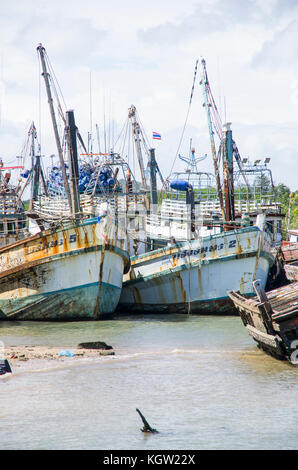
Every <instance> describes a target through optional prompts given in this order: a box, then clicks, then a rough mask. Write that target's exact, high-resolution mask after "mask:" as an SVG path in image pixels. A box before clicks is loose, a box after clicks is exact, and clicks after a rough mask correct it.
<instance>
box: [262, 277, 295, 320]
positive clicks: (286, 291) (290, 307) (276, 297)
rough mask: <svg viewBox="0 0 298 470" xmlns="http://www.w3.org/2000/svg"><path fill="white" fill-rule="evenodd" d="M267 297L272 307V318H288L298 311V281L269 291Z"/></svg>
mask: <svg viewBox="0 0 298 470" xmlns="http://www.w3.org/2000/svg"><path fill="white" fill-rule="evenodd" d="M266 295H267V298H268V300H269V302H270V305H271V308H272V315H271V316H272V319H273V320H275V321H282V320H286V319H288V318H289V317H291V316H293V315H294V314H295V315H297V313H298V281H297V282H293V283H292V284H289V285H287V286H285V287H281V288H279V289H274V290H273V291H271V292H267V294H266Z"/></svg>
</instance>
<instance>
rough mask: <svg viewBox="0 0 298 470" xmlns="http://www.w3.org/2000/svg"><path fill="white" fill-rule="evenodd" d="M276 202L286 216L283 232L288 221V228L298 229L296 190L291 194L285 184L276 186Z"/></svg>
mask: <svg viewBox="0 0 298 470" xmlns="http://www.w3.org/2000/svg"><path fill="white" fill-rule="evenodd" d="M275 189H276V197H277V202H280V203H281V207H282V212H283V213H284V214H285V215H286V217H285V221H284V226H283V230H284V231H285V230H286V227H287V224H288V218H289V216H290V220H289V228H293V229H297V228H298V190H296V191H293V192H291V190H290V188H288V187H287V186H286V185H285V184H283V183H279V184H278V185H277V186H276V188H275Z"/></svg>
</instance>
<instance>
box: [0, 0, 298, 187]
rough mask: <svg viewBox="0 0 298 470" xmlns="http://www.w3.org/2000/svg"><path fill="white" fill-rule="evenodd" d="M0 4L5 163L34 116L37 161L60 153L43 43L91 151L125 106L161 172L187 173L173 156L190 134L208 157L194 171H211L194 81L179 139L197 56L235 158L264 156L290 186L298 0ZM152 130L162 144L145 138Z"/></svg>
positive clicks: (0, 152) (297, 130) (297, 167)
mask: <svg viewBox="0 0 298 470" xmlns="http://www.w3.org/2000/svg"><path fill="white" fill-rule="evenodd" d="M0 7H1V16H0V60H1V62H0V142H1V146H0V157H1V158H2V159H3V161H4V162H5V163H6V164H12V163H13V162H16V161H17V160H16V156H17V155H20V153H21V152H22V149H23V147H24V142H25V141H26V139H27V134H28V129H29V126H30V124H31V122H32V121H34V123H35V126H36V128H37V133H38V139H39V142H40V144H41V153H42V155H44V157H43V161H44V164H45V166H47V164H48V163H49V162H50V158H49V156H50V155H52V154H57V150H56V147H55V140H54V134H53V129H52V125H51V121H50V114H49V108H48V103H47V99H46V94H45V86H44V81H43V77H42V76H41V68H40V61H39V59H38V54H37V50H36V48H37V46H38V44H40V43H42V45H43V46H44V47H45V49H46V51H47V54H48V57H49V59H50V62H51V65H52V68H53V71H54V73H55V77H56V79H57V82H58V84H59V87H60V90H61V92H62V95H63V99H64V101H63V105H64V102H65V109H74V112H75V118H76V124H77V126H78V127H79V129H80V132H81V135H82V137H83V139H84V140H85V142H86V141H87V136H88V132H91V130H92V136H93V145H94V151H97V150H98V147H97V139H96V129H95V125H96V124H98V126H99V130H100V141H101V145H103V130H104V128H105V130H106V134H107V135H109V143H111V145H112V142H113V141H116V140H117V136H119V133H120V130H121V129H122V128H123V125H124V124H125V121H126V119H127V115H128V109H129V107H130V106H131V105H132V104H133V105H135V106H136V108H137V111H138V115H139V116H140V119H141V123H142V126H143V128H144V130H145V132H146V135H147V136H148V139H149V142H150V145H153V146H154V147H155V149H156V158H157V160H158V163H159V166H160V169H161V171H162V173H163V175H164V177H167V176H168V175H169V174H170V172H171V170H172V167H173V165H174V168H173V169H174V170H177V171H178V170H182V169H183V168H184V166H185V164H184V163H183V162H182V161H180V160H179V159H177V158H176V155H177V153H181V154H183V155H184V156H188V153H189V147H190V139H192V140H191V141H192V146H193V147H195V149H196V153H197V156H200V155H204V154H207V155H208V158H206V159H205V160H204V161H202V163H200V168H201V170H202V171H211V172H212V171H213V170H212V158H211V151H210V142H209V135H208V126H207V120H206V115H205V111H204V108H203V106H202V104H203V95H202V87H201V86H200V84H199V77H198V78H197V81H196V84H195V90H194V95H193V101H192V105H191V110H190V113H189V118H188V120H187V123H186V127H185V132H184V134H182V131H183V126H184V123H185V119H186V113H187V109H188V103H189V98H190V92H191V87H192V83H193V76H194V67H195V62H196V60H197V59H198V58H200V57H204V58H205V60H206V64H207V72H208V76H209V80H210V84H211V88H212V91H213V94H214V97H215V100H216V103H217V107H218V109H219V111H220V113H221V118H222V120H223V121H229V122H231V123H232V130H233V138H234V140H235V141H236V143H237V146H238V149H239V152H240V154H241V156H242V157H249V158H250V160H251V161H254V160H256V159H261V160H262V161H263V160H264V159H265V158H266V157H271V162H270V168H271V170H272V173H273V179H274V182H275V183H284V184H286V185H287V186H289V187H290V188H291V190H296V189H298V164H297V161H298V159H297V152H298V0H262V1H260V0H204V1H202V0H183V1H181V0H158V1H157V0H151V1H150V2H148V1H145V0H126V1H125V2H123V1H120V0H109V1H108V2H107V1H106V0H105V1H103V0H97V1H96V0H84V1H78V0H71V1H70V0H69V1H68V0H59V1H58V0H52V1H50V2H49V1H48V0H46V1H45V0H38V1H37V0H24V1H22V2H7V1H5V2H4V0H0ZM104 123H105V127H104ZM152 131H156V132H159V133H160V134H161V136H162V139H161V140H160V141H156V140H155V141H152V140H151V136H152ZM182 136H183V137H182ZM180 140H181V144H180ZM119 142H120V140H118V144H119ZM114 148H115V150H117V148H116V147H114ZM101 150H102V149H101ZM123 156H125V155H123Z"/></svg>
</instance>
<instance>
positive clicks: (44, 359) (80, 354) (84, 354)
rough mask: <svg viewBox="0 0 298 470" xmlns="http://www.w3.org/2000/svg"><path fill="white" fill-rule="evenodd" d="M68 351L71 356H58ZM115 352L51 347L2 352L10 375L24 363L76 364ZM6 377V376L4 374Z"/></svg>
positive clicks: (12, 347) (112, 354) (7, 349)
mask: <svg viewBox="0 0 298 470" xmlns="http://www.w3.org/2000/svg"><path fill="white" fill-rule="evenodd" d="M68 351H70V352H71V353H72V354H73V355H71V356H67V355H59V353H60V354H61V353H63V352H68ZM114 355H115V351H114V350H113V349H111V350H104V349H87V348H78V347H75V348H63V347H53V346H8V347H6V348H5V351H4V359H7V360H8V362H9V364H10V366H11V369H12V373H13V371H14V368H15V367H17V368H19V367H21V366H25V364H26V363H32V366H33V364H35V363H36V365H37V363H39V364H40V363H43V364H45V363H47V364H48V363H49V361H53V363H59V362H64V361H65V360H68V361H71V362H77V361H78V359H84V358H88V359H96V358H100V357H103V356H114ZM5 376H7V374H5Z"/></svg>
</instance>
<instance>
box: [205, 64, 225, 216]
mask: <svg viewBox="0 0 298 470" xmlns="http://www.w3.org/2000/svg"><path fill="white" fill-rule="evenodd" d="M201 75H202V78H201V82H200V83H201V85H202V86H203V94H204V104H203V106H204V107H205V109H206V114H207V122H208V128H209V136H210V144H211V153H212V159H213V166H214V173H215V179H216V184H217V191H218V197H219V202H220V208H221V211H222V215H223V217H224V218H225V210H224V201H223V194H222V188H221V181H220V174H219V169H218V163H217V155H216V149H215V140H214V131H213V126H212V119H211V114H210V108H211V106H212V104H211V103H210V99H209V96H208V90H209V89H210V86H209V81H208V76H207V71H206V62H205V60H204V59H201Z"/></svg>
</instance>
